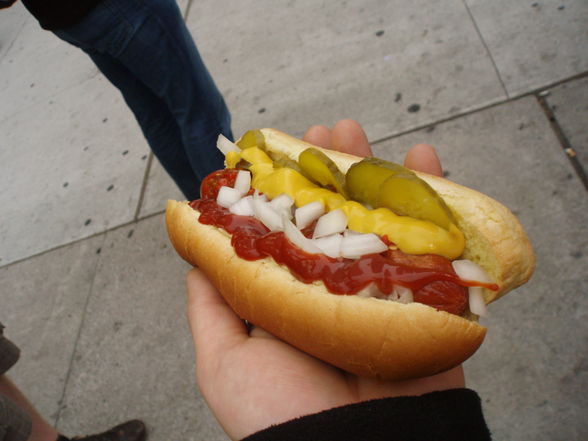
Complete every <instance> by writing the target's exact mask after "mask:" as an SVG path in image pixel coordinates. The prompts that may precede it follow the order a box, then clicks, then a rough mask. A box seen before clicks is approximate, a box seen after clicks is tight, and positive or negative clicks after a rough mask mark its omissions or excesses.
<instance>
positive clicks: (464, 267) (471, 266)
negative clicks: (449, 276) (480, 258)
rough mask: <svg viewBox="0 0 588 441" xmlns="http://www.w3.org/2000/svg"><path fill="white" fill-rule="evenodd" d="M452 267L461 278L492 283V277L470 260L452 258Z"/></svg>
mask: <svg viewBox="0 0 588 441" xmlns="http://www.w3.org/2000/svg"><path fill="white" fill-rule="evenodd" d="M451 265H453V269H454V270H455V273H456V274H457V275H458V277H459V278H460V279H462V280H469V281H472V282H482V283H492V279H491V278H490V276H489V275H488V273H487V272H486V271H484V270H483V269H482V267H480V265H478V264H477V263H474V262H472V261H471V260H467V259H463V260H454V261H453V262H451Z"/></svg>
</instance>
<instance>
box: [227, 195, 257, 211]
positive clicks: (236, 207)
mask: <svg viewBox="0 0 588 441" xmlns="http://www.w3.org/2000/svg"><path fill="white" fill-rule="evenodd" d="M229 211H230V212H231V213H233V214H238V215H240V216H255V211H254V210H253V196H246V197H244V198H241V199H239V200H238V201H237V202H235V203H234V204H233V205H231V206H230V207H229Z"/></svg>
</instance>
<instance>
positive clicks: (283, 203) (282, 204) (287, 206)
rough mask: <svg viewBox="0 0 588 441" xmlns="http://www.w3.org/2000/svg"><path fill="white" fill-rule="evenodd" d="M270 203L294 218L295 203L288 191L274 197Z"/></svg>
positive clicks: (278, 210) (279, 211)
mask: <svg viewBox="0 0 588 441" xmlns="http://www.w3.org/2000/svg"><path fill="white" fill-rule="evenodd" d="M270 205H271V206H272V208H273V209H274V210H276V211H277V212H278V213H279V214H285V215H286V216H287V217H288V219H292V217H293V215H292V206H293V205H294V201H293V200H292V198H291V197H290V196H288V195H287V194H286V193H282V194H281V195H279V196H277V197H275V198H273V199H272V200H271V201H270Z"/></svg>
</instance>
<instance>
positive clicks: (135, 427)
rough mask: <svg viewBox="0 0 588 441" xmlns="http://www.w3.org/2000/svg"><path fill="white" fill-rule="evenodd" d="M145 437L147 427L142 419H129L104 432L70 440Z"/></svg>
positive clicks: (137, 440) (109, 440) (119, 440)
mask: <svg viewBox="0 0 588 441" xmlns="http://www.w3.org/2000/svg"><path fill="white" fill-rule="evenodd" d="M146 438H147V429H146V427H145V424H144V423H143V421H139V420H131V421H127V422H126V423H122V424H119V425H118V426H116V427H113V428H112V429H110V430H107V431H106V432H104V433H97V434H96V435H88V436H80V437H75V438H72V439H71V441H145V439H146Z"/></svg>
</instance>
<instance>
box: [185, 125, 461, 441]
mask: <svg viewBox="0 0 588 441" xmlns="http://www.w3.org/2000/svg"><path fill="white" fill-rule="evenodd" d="M304 139H305V140H307V141H309V142H311V143H312V144H315V145H319V146H322V147H326V148H332V149H334V150H339V151H345V152H347V153H352V154H355V155H358V156H367V155H370V154H371V150H370V147H369V144H368V141H367V138H366V136H365V133H364V132H363V130H362V129H361V127H360V126H359V125H358V124H357V123H356V122H354V121H351V120H344V121H340V122H339V123H337V124H336V125H335V126H334V127H333V129H332V130H330V129H328V128H326V127H323V126H315V127H312V128H311V129H309V130H308V131H307V133H306V135H305V136H304ZM405 165H406V166H407V167H409V168H412V169H415V170H420V171H425V172H428V173H431V174H437V175H440V174H441V166H440V164H439V160H438V158H437V155H436V154H435V151H434V150H433V149H432V147H430V146H427V145H425V144H420V145H417V146H414V147H413V148H412V149H411V150H410V151H409V152H408V154H407V158H406V161H405ZM187 285H188V319H189V322H190V328H191V330H192V335H193V338H194V347H195V351H196V376H197V381H198V385H199V387H200V390H201V392H202V395H203V396H204V398H205V399H206V401H207V403H208V405H209V406H210V408H211V410H212V412H213V413H214V415H215V416H216V418H217V419H218V421H219V422H220V424H221V425H222V427H223V429H224V430H225V431H226V432H227V434H228V435H229V436H230V437H231V438H232V439H241V438H243V437H246V436H248V435H250V434H252V433H255V432H257V431H259V430H262V429H264V428H266V427H269V426H270V425H273V424H279V423H282V422H285V421H288V420H291V419H293V418H297V417H300V416H303V415H308V414H313V413H317V412H320V411H322V410H326V409H331V408H333V407H337V406H342V405H346V404H351V403H357V402H361V401H366V400H370V399H375V398H383V397H395V396H402V395H421V394H424V393H427V392H432V391H436V390H445V389H453V388H459V387H463V386H464V377H463V370H462V368H461V366H459V367H457V368H454V369H452V370H450V371H447V372H444V373H441V374H438V375H434V376H431V377H426V378H421V379H415V380H405V381H381V380H375V379H369V378H363V377H358V376H356V375H352V374H349V373H346V372H343V371H342V370H340V369H338V368H336V367H333V366H331V365H328V364H326V363H323V362H321V361H319V360H317V359H316V358H314V357H311V356H309V355H307V354H305V353H303V352H301V351H299V350H297V349H295V348H293V347H292V346H290V345H288V344H287V343H284V342H282V341H280V340H278V339H276V338H275V337H273V336H272V335H270V334H268V333H267V332H265V331H264V330H262V329H260V328H253V329H252V330H251V332H249V330H248V328H247V327H246V325H245V324H244V323H243V321H242V320H241V319H240V318H239V317H238V316H237V315H236V314H235V313H234V312H233V311H232V309H231V308H230V307H229V306H228V304H227V303H226V302H225V301H224V300H223V298H222V296H221V295H220V294H219V292H218V291H217V290H216V289H215V288H214V286H212V285H211V284H210V282H209V281H208V279H207V278H206V276H205V275H204V274H203V273H202V272H201V271H200V270H198V269H193V270H192V271H190V273H189V274H188V277H187Z"/></svg>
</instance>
